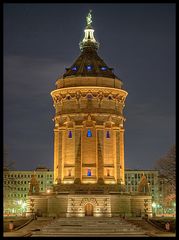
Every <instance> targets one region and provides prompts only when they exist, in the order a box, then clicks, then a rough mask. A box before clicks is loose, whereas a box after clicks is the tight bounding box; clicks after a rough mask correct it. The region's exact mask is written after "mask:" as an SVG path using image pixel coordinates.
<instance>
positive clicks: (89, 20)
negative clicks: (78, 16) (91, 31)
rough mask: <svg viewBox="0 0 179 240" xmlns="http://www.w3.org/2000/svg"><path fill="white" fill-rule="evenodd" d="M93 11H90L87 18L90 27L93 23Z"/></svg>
mask: <svg viewBox="0 0 179 240" xmlns="http://www.w3.org/2000/svg"><path fill="white" fill-rule="evenodd" d="M91 12H92V10H90V11H89V13H88V15H87V17H86V22H87V26H90V25H91V23H92V15H91Z"/></svg>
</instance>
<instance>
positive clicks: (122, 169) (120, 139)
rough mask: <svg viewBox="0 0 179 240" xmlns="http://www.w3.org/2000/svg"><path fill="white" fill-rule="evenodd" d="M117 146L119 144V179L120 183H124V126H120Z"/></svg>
mask: <svg viewBox="0 0 179 240" xmlns="http://www.w3.org/2000/svg"><path fill="white" fill-rule="evenodd" d="M119 146H120V179H121V184H125V178H124V128H120V136H119Z"/></svg>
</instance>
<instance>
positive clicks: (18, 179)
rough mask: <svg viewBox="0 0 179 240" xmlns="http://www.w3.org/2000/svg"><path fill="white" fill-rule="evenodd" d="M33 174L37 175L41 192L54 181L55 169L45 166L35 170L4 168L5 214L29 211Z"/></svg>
mask: <svg viewBox="0 0 179 240" xmlns="http://www.w3.org/2000/svg"><path fill="white" fill-rule="evenodd" d="M33 174H35V175H36V178H37V181H38V183H39V188H40V189H39V190H40V192H45V191H47V189H49V188H50V186H51V185H52V183H53V171H51V170H49V169H47V168H45V167H37V168H36V169H35V171H30V170H29V171H17V170H8V169H6V170H4V172H3V200H4V201H3V203H4V204H3V205H4V206H3V207H4V214H9V213H10V214H21V213H23V212H26V211H27V199H28V193H29V187H30V180H31V177H32V175H33Z"/></svg>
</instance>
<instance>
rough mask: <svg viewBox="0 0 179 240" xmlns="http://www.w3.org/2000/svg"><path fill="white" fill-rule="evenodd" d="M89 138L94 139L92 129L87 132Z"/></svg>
mask: <svg viewBox="0 0 179 240" xmlns="http://www.w3.org/2000/svg"><path fill="white" fill-rule="evenodd" d="M87 137H92V132H91V130H90V129H88V131H87Z"/></svg>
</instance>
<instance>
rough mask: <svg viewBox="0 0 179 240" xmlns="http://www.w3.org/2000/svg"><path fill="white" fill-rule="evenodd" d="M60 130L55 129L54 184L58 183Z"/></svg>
mask: <svg viewBox="0 0 179 240" xmlns="http://www.w3.org/2000/svg"><path fill="white" fill-rule="evenodd" d="M58 149H59V129H57V128H55V129H54V181H53V182H54V183H57V179H58V178H59V176H58V155H59V151H58Z"/></svg>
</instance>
